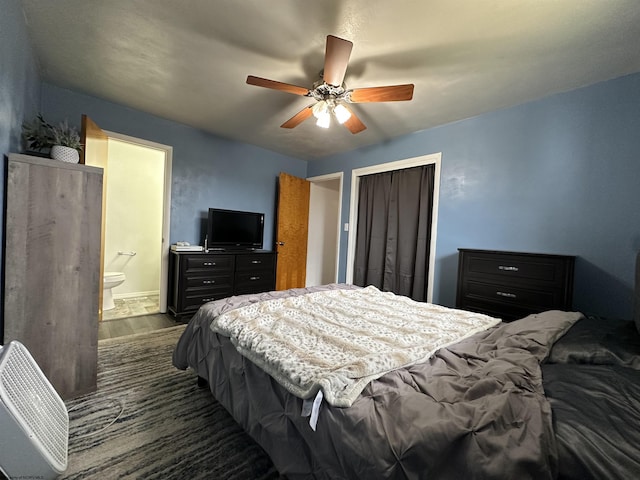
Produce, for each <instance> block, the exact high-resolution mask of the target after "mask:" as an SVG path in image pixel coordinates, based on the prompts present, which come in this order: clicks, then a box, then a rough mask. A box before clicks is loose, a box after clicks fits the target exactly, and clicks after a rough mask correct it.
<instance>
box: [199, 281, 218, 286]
mask: <svg viewBox="0 0 640 480" xmlns="http://www.w3.org/2000/svg"><path fill="white" fill-rule="evenodd" d="M202 283H204V284H206V285H208V284H210V283H216V281H215V280H203V281H202Z"/></svg>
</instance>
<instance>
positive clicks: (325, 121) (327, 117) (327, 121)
mask: <svg viewBox="0 0 640 480" xmlns="http://www.w3.org/2000/svg"><path fill="white" fill-rule="evenodd" d="M316 125H317V126H319V127H322V128H329V126H330V125H331V114H330V113H329V110H325V111H324V112H323V113H322V114H321V115H320V116H319V117H318V121H317V122H316Z"/></svg>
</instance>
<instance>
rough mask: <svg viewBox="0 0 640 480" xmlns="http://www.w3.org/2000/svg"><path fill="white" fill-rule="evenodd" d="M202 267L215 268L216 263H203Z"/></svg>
mask: <svg viewBox="0 0 640 480" xmlns="http://www.w3.org/2000/svg"><path fill="white" fill-rule="evenodd" d="M203 265H204V266H205V267H215V265H216V262H204V263H203Z"/></svg>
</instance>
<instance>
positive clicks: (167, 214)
mask: <svg viewBox="0 0 640 480" xmlns="http://www.w3.org/2000/svg"><path fill="white" fill-rule="evenodd" d="M104 133H105V134H106V135H107V137H108V138H113V139H115V140H120V141H123V142H128V143H132V144H134V145H139V146H143V147H147V148H152V149H154V150H160V151H162V152H164V192H163V200H164V201H163V205H162V239H161V246H160V252H161V253H160V289H159V290H160V292H159V309H160V313H166V312H167V302H168V279H169V236H170V233H171V171H172V168H171V165H172V162H173V147H172V146H170V145H164V144H162V143H156V142H152V141H150V140H145V139H142V138H137V137H131V136H129V135H124V134H122V133H117V132H110V131H108V130H104Z"/></svg>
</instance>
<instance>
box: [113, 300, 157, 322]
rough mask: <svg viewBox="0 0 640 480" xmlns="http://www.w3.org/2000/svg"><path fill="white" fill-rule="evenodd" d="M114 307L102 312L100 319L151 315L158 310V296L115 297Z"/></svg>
mask: <svg viewBox="0 0 640 480" xmlns="http://www.w3.org/2000/svg"><path fill="white" fill-rule="evenodd" d="M113 303H115V304H116V308H112V309H111V310H105V311H103V312H102V320H103V321H104V320H114V319H116V318H128V317H137V316H139V315H151V314H154V313H158V312H159V311H160V307H159V296H158V295H150V296H148V297H134V298H117V299H114V300H113Z"/></svg>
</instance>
